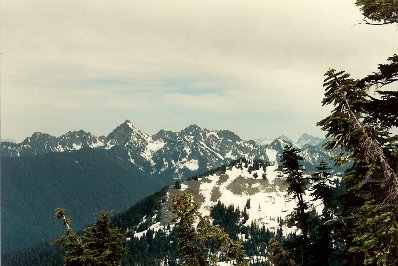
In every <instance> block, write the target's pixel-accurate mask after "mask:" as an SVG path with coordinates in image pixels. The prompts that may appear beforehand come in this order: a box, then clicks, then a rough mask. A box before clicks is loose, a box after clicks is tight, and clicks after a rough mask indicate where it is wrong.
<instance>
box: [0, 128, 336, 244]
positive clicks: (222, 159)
mask: <svg viewBox="0 0 398 266" xmlns="http://www.w3.org/2000/svg"><path fill="white" fill-rule="evenodd" d="M323 142H324V140H322V139H319V138H316V137H312V136H310V135H308V134H304V135H303V136H302V137H300V139H299V140H298V141H297V142H296V143H293V142H292V141H291V140H290V139H289V138H287V137H284V136H281V137H278V138H276V139H275V140H273V141H271V142H270V143H269V144H261V143H259V142H256V141H253V140H249V141H246V140H243V139H241V138H240V137H239V136H237V135H236V134H235V133H233V132H231V131H228V130H218V131H217V130H208V129H202V128H200V127H199V126H196V125H191V126H188V127H187V128H185V129H183V130H181V131H180V132H172V131H165V130H160V131H159V132H158V133H156V134H154V135H153V136H150V135H148V134H146V133H143V132H142V131H140V130H138V129H136V128H135V127H134V126H133V124H132V123H131V122H130V121H125V122H124V123H122V124H121V125H119V126H118V127H116V128H115V129H114V130H113V131H112V132H111V133H110V134H109V135H108V136H101V137H96V136H94V135H93V134H91V133H89V132H85V131H83V130H80V131H74V132H68V133H66V134H64V135H62V136H60V137H54V136H51V135H49V134H45V133H34V134H32V136H31V137H28V138H26V139H25V140H24V141H22V142H21V143H13V142H7V141H4V142H2V143H1V144H0V152H1V157H2V160H1V169H2V188H1V197H2V203H1V204H2V217H1V219H2V236H3V237H2V247H3V250H4V251H12V250H16V249H18V248H24V247H27V246H29V245H32V244H35V243H39V242H41V241H50V240H51V239H53V238H54V237H56V236H57V235H59V232H60V230H62V227H61V228H59V229H54V220H53V218H52V213H53V210H54V208H56V207H63V208H66V209H69V210H71V211H72V215H71V216H72V217H73V218H74V220H75V226H76V227H77V229H79V228H81V227H82V226H84V225H85V224H88V223H89V222H91V221H92V218H93V217H95V213H97V212H98V210H99V209H101V208H104V209H112V210H114V211H116V212H120V211H122V210H124V209H127V208H128V206H131V205H133V204H134V203H135V202H137V201H138V200H140V199H142V198H144V197H145V196H148V195H150V194H151V193H154V192H155V191H157V190H158V189H160V188H161V187H162V186H164V185H168V184H173V183H174V182H175V181H176V180H179V181H184V180H187V179H189V178H190V177H195V176H197V175H199V174H201V173H205V172H208V171H210V170H211V169H215V168H217V167H220V166H222V165H227V164H229V163H230V162H231V161H233V160H235V161H236V160H238V159H240V158H247V159H249V160H254V159H256V160H261V161H263V162H266V164H267V165H268V166H272V167H277V166H278V164H279V163H280V159H279V155H280V154H281V153H282V151H283V147H284V146H285V145H294V146H297V147H300V148H301V150H302V155H303V157H304V160H303V161H302V164H303V166H304V167H305V169H306V170H307V171H315V170H316V167H317V166H318V165H319V163H320V162H321V161H322V160H324V161H326V162H328V163H329V165H332V163H333V162H332V161H330V156H331V155H333V154H331V153H329V152H327V151H325V150H324V149H323V148H322V143H323ZM342 170H343V169H339V168H334V169H332V172H335V173H338V172H341V171H342ZM29 212H31V213H32V215H27V216H26V217H24V215H26V213H29ZM21 232H24V234H21ZM22 236H23V237H22ZM21 237H22V238H21Z"/></svg>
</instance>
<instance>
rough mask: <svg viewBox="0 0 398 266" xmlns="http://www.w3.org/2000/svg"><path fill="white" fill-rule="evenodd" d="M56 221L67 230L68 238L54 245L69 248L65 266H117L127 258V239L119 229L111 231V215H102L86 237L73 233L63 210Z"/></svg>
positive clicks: (101, 213) (59, 210)
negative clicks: (124, 244) (124, 245)
mask: <svg viewBox="0 0 398 266" xmlns="http://www.w3.org/2000/svg"><path fill="white" fill-rule="evenodd" d="M55 217H56V219H58V220H62V221H63V222H64V225H65V226H66V233H65V235H63V236H62V237H60V238H58V239H56V240H54V241H53V244H61V243H64V244H65V251H66V252H65V256H64V265H115V264H120V263H121V261H122V259H123V258H124V257H125V256H126V255H127V250H126V249H125V248H124V247H123V243H124V240H125V237H124V235H123V234H121V233H120V232H119V229H117V228H116V229H112V228H110V227H109V223H110V221H109V212H105V211H101V212H100V217H99V218H98V219H97V220H96V221H95V222H94V224H93V225H92V226H89V227H87V228H85V229H84V230H83V235H82V236H78V235H77V234H76V233H75V232H73V230H72V229H71V227H70V219H69V218H68V217H67V216H65V211H64V210H63V209H56V211H55Z"/></svg>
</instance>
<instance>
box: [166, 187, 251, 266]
mask: <svg viewBox="0 0 398 266" xmlns="http://www.w3.org/2000/svg"><path fill="white" fill-rule="evenodd" d="M173 213H174V214H176V218H175V219H174V222H175V226H176V230H177V239H178V248H177V253H178V254H179V255H180V257H181V265H187V266H188V265H189V266H203V265H218V264H217V262H218V259H219V257H220V256H223V257H225V258H226V260H227V261H228V260H232V261H234V262H235V263H236V265H240V266H246V265H248V262H247V259H246V255H245V252H244V249H243V245H242V244H241V243H240V242H239V241H233V240H232V239H231V238H230V237H229V235H228V234H226V233H225V232H224V231H223V230H222V229H221V227H220V226H217V225H216V226H214V225H212V224H211V223H210V218H209V217H208V216H206V217H203V216H202V215H201V213H200V212H199V203H197V202H195V201H194V200H193V196H192V194H187V193H182V194H179V195H176V196H175V197H174V199H173Z"/></svg>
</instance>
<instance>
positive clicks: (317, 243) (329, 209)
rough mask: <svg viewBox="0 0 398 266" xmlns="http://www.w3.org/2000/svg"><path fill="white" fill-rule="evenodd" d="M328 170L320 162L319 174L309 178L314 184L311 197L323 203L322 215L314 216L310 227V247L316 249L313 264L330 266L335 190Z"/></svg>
mask: <svg viewBox="0 0 398 266" xmlns="http://www.w3.org/2000/svg"><path fill="white" fill-rule="evenodd" d="M330 169H331V168H329V167H328V165H327V163H326V162H325V161H321V162H320V164H319V166H317V170H318V171H319V172H318V173H316V174H314V175H312V178H311V179H312V181H313V182H314V184H313V185H312V187H311V188H310V191H311V196H312V197H313V198H314V200H321V201H322V203H323V209H322V214H321V215H316V219H314V220H313V225H312V227H313V228H312V229H313V233H312V234H313V238H315V239H314V240H313V242H314V243H313V244H312V246H313V247H314V249H316V252H314V253H313V263H315V264H317V265H330V264H331V261H332V253H333V249H332V248H333V247H332V231H333V228H334V223H335V221H334V219H333V213H335V212H336V204H335V189H334V187H333V186H332V181H331V179H330V173H329V172H328V171H329V170H330ZM335 242H336V241H335ZM335 248H337V245H335Z"/></svg>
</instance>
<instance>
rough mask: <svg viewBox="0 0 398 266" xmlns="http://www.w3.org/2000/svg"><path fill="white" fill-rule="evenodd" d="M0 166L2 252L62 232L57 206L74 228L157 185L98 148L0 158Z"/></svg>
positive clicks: (119, 208)
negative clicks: (64, 211)
mask: <svg viewBox="0 0 398 266" xmlns="http://www.w3.org/2000/svg"><path fill="white" fill-rule="evenodd" d="M1 170H2V186H1V197H2V198H1V205H2V206H1V207H2V208H1V212H2V216H1V222H2V227H1V230H2V250H3V252H7V251H11V250H15V249H20V248H24V247H28V246H30V245H32V244H34V243H38V242H42V241H51V240H52V239H54V238H55V237H57V236H59V235H60V234H62V232H63V228H62V226H60V225H59V224H57V223H56V222H55V221H54V218H53V211H54V209H55V208H57V207H62V208H65V209H67V210H68V213H69V214H70V216H71V219H72V221H73V227H74V228H75V229H79V228H81V227H82V226H84V225H87V224H89V223H91V222H92V220H93V218H94V217H95V213H98V211H99V210H101V209H106V210H114V211H115V212H120V211H122V210H125V209H127V208H128V207H129V206H131V205H132V204H133V203H134V202H136V201H137V200H139V199H142V198H144V197H145V196H147V195H149V194H151V193H153V192H155V191H157V190H158V189H159V188H160V184H158V183H157V181H155V179H154V178H153V177H151V176H149V175H147V174H145V173H144V172H142V171H140V170H138V169H137V168H136V167H135V166H134V165H132V164H129V163H126V162H124V161H120V160H117V159H115V158H114V157H113V156H110V155H109V154H108V152H106V151H102V150H93V149H82V150H79V151H74V152H68V153H47V154H42V155H39V156H25V157H17V158H3V159H2V161H1Z"/></svg>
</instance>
